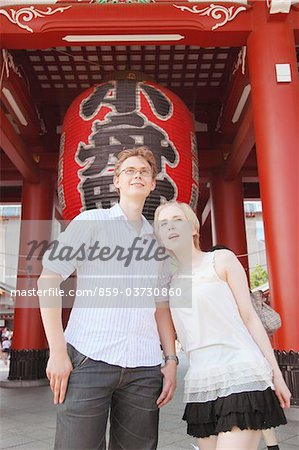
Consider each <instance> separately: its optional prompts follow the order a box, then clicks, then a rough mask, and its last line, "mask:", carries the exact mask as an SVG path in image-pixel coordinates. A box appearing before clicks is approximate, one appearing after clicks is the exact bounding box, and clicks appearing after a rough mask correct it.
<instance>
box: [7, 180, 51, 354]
mask: <svg viewBox="0 0 299 450" xmlns="http://www.w3.org/2000/svg"><path fill="white" fill-rule="evenodd" d="M53 186H54V184H53V180H52V175H51V173H49V172H44V173H42V176H41V181H40V183H38V184H32V183H28V182H25V183H24V187H23V198H22V224H21V238H20V252H19V254H20V258H19V266H18V282H17V289H24V290H27V291H28V290H30V289H33V288H35V289H36V288H37V279H38V276H39V274H40V271H41V261H38V260H37V259H36V258H32V259H30V260H28V261H27V260H26V258H24V257H22V255H27V254H28V249H29V248H30V247H29V246H28V242H30V241H31V240H33V239H36V240H38V241H41V240H42V239H49V237H50V235H51V219H52V211H53V195H54V189H53ZM13 348H14V349H15V350H22V349H27V350H32V349H40V350H42V349H45V348H47V342H46V338H45V335H44V331H43V325H42V321H41V317H40V311H39V308H38V298H37V296H32V297H29V296H27V297H21V296H19V297H17V299H16V308H15V317H14V335H13Z"/></svg>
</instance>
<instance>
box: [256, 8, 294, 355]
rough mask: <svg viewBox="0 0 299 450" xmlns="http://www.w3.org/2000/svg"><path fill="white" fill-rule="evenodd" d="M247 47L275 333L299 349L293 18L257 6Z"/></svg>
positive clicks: (279, 343)
mask: <svg viewBox="0 0 299 450" xmlns="http://www.w3.org/2000/svg"><path fill="white" fill-rule="evenodd" d="M253 13H254V19H253V24H254V30H253V32H252V33H251V35H250V37H249V39H248V43H247V55H248V63H249V72H250V82H251V94H252V103H253V114H254V128H255V138H256V152H257V161H258V171H259V178H260V190H261V200H262V204H263V219H264V227H265V239H266V247H267V258H268V267H269V275H270V289H271V299H272V300H273V304H274V306H275V308H276V309H277V310H278V311H279V313H280V314H281V316H282V321H283V326H282V328H281V330H280V331H279V332H278V333H276V335H275V345H276V347H277V348H278V349H280V350H282V349H285V350H291V349H293V350H296V351H298V350H299V327H298V323H297V322H298V316H299V303H298V279H299V263H298V254H299V236H298V181H297V180H298V177H299V173H298V172H299V165H298V152H299V145H298V142H299V139H298V127H299V118H298V102H299V81H298V71H297V61H296V52H295V41H294V33H293V30H292V27H291V25H290V22H289V19H290V17H288V16H285V15H280V17H279V16H278V17H275V18H273V17H269V14H268V10H267V8H266V3H265V2H254V4H253ZM276 64H290V67H291V77H292V81H291V82H284V83H279V82H278V81H277V80H276V72H275V65H276Z"/></svg>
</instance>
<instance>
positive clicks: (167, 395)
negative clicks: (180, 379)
mask: <svg viewBox="0 0 299 450" xmlns="http://www.w3.org/2000/svg"><path fill="white" fill-rule="evenodd" d="M176 369H177V365H176V362H175V361H172V360H170V361H167V363H166V364H165V366H163V367H162V368H161V372H162V374H163V389H162V392H161V395H160V397H159V398H158V400H157V405H158V407H159V408H162V406H165V405H166V404H167V403H168V402H170V400H171V399H172V397H173V394H174V391H175V388H176Z"/></svg>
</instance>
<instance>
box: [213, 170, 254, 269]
mask: <svg viewBox="0 0 299 450" xmlns="http://www.w3.org/2000/svg"><path fill="white" fill-rule="evenodd" d="M210 191H211V213H212V235H213V245H216V244H221V245H225V246H226V247H228V248H230V249H231V250H232V251H233V252H234V253H235V254H236V255H244V256H241V257H240V258H239V260H240V262H241V263H242V264H243V267H244V269H245V270H246V273H247V274H248V257H247V241H246V230H245V218H244V207H243V185H242V179H241V176H240V175H239V176H238V177H237V178H235V179H234V180H231V181H226V180H225V179H224V177H223V176H222V174H221V173H220V172H218V173H215V174H214V175H213V177H212V178H211V180H210Z"/></svg>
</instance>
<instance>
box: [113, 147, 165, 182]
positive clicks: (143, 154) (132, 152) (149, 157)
mask: <svg viewBox="0 0 299 450" xmlns="http://www.w3.org/2000/svg"><path fill="white" fill-rule="evenodd" d="M132 156H137V157H140V158H143V159H145V160H146V161H147V162H148V163H149V165H150V166H151V169H152V174H153V178H156V176H157V163H156V160H155V157H154V154H153V152H152V151H151V150H150V149H149V148H148V147H146V146H142V147H136V148H129V149H126V150H122V151H121V152H120V153H119V154H118V155H117V161H116V163H115V167H114V173H115V175H116V176H117V175H119V173H120V167H121V165H122V163H123V162H124V161H125V160H126V159H128V158H131V157H132Z"/></svg>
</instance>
